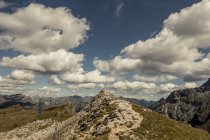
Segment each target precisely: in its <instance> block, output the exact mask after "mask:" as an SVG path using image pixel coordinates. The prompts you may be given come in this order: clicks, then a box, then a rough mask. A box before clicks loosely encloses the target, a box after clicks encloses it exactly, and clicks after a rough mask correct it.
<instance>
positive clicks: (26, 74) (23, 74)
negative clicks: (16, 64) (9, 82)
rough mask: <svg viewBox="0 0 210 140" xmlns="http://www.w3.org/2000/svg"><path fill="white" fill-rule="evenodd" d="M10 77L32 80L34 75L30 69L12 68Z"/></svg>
mask: <svg viewBox="0 0 210 140" xmlns="http://www.w3.org/2000/svg"><path fill="white" fill-rule="evenodd" d="M10 77H11V78H12V79H16V80H23V81H33V80H34V77H35V76H34V74H33V73H32V72H31V71H25V70H14V71H12V72H11V74H10Z"/></svg>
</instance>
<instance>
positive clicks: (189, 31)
mask: <svg viewBox="0 0 210 140" xmlns="http://www.w3.org/2000/svg"><path fill="white" fill-rule="evenodd" d="M200 9H202V10H200ZM209 13H210V1H209V0H203V1H201V2H199V3H197V4H194V5H193V6H191V7H188V8H184V9H182V10H181V11H180V12H179V13H174V14H171V15H170V16H169V17H168V18H167V19H166V20H165V21H164V25H163V29H162V30H161V31H160V32H159V33H158V34H157V35H156V36H155V37H154V38H150V39H147V40H145V41H142V40H140V41H138V42H136V43H134V44H131V45H129V46H127V47H125V48H124V49H123V50H122V51H121V55H120V56H116V57H115V58H113V59H112V60H107V61H106V60H99V59H95V60H94V65H95V66H96V68H97V69H98V70H101V71H109V72H111V73H125V72H138V73H140V74H143V73H149V72H152V73H160V72H161V73H169V74H172V75H178V76H180V75H181V76H182V77H185V76H188V77H189V76H195V75H196V76H197V77H200V76H201V77H203V75H210V72H209V71H210V57H209V55H206V54H205V53H202V52H201V51H200V48H209V47H210V40H209V36H210V24H209V23H210V14H209ZM116 60H117V61H118V64H116V62H117V61H116ZM128 60H129V62H131V63H129V62H128ZM122 62H128V63H122ZM198 68H199V69H198Z"/></svg>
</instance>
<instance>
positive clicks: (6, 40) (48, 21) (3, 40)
mask: <svg viewBox="0 0 210 140" xmlns="http://www.w3.org/2000/svg"><path fill="white" fill-rule="evenodd" d="M0 19H1V20H0V29H1V30H2V31H3V32H2V33H1V34H0V49H14V50H17V51H20V52H27V53H32V54H39V53H43V52H44V53H49V52H53V51H58V50H60V49H64V50H69V49H73V48H76V47H78V46H79V45H80V44H81V43H83V42H84V41H85V40H86V38H87V34H86V32H87V31H88V30H89V24H88V23H87V21H86V19H85V18H83V19H78V18H76V17H74V16H73V15H72V13H71V10H70V9H68V8H66V7H59V8H50V7H45V6H44V5H41V4H34V3H32V4H30V5H28V6H27V7H24V8H19V9H18V10H17V11H15V12H14V13H2V12H1V13H0Z"/></svg>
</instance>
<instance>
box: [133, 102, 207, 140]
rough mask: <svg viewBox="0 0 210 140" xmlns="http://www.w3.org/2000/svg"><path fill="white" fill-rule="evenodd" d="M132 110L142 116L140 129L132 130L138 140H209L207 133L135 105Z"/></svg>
mask: <svg viewBox="0 0 210 140" xmlns="http://www.w3.org/2000/svg"><path fill="white" fill-rule="evenodd" d="M133 109H134V110H135V111H136V112H138V113H140V115H142V116H143V121H142V123H141V127H139V128H137V129H135V130H134V134H135V135H137V136H138V137H139V138H142V139H144V138H146V139H149V140H210V135H209V134H208V132H207V131H204V130H200V129H196V128H193V127H190V126H189V125H187V124H184V123H180V122H177V121H175V120H172V119H170V118H167V117H165V116H163V115H162V114H159V113H156V112H153V111H151V110H149V109H144V108H143V107H140V106H137V105H133Z"/></svg>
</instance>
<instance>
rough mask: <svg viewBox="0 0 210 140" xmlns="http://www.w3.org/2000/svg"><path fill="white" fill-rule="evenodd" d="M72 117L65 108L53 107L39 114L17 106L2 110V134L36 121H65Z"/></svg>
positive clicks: (0, 114)
mask: <svg viewBox="0 0 210 140" xmlns="http://www.w3.org/2000/svg"><path fill="white" fill-rule="evenodd" d="M70 116H71V115H70V114H69V113H68V112H67V111H65V109H64V107H63V106H59V107H53V108H50V109H47V110H46V111H45V112H44V113H42V114H38V113H37V112H35V111H34V110H30V109H25V108H23V107H21V106H20V105H15V106H12V107H9V108H6V109H0V124H1V125H0V132H2V131H4V132H6V131H9V130H12V129H14V128H17V127H20V126H23V125H25V124H27V123H30V122H33V121H35V120H43V119H50V118H51V119H53V120H58V121H63V120H66V119H67V118H69V117H70Z"/></svg>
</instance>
